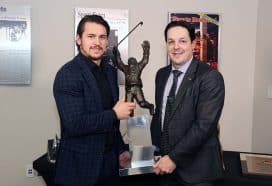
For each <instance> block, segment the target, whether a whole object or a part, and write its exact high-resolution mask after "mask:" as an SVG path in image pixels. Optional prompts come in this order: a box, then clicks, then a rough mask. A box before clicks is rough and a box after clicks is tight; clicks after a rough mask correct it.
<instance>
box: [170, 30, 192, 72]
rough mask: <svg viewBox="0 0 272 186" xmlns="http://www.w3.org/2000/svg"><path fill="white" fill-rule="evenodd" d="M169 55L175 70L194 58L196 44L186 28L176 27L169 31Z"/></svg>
mask: <svg viewBox="0 0 272 186" xmlns="http://www.w3.org/2000/svg"><path fill="white" fill-rule="evenodd" d="M166 44H167V54H168V55H169V57H170V59H171V61H172V65H173V66H174V67H175V68H178V67H180V66H181V65H183V64H185V63H186V62H187V61H189V60H190V59H191V58H192V56H193V48H194V44H193V42H192V41H191V39H190V36H189V32H188V30H187V29H186V28H184V27H181V26H175V27H172V28H170V29H169V30H168V31H167V40H166Z"/></svg>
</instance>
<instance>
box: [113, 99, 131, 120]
mask: <svg viewBox="0 0 272 186" xmlns="http://www.w3.org/2000/svg"><path fill="white" fill-rule="evenodd" d="M135 108H136V104H135V103H133V102H125V100H124V99H122V100H119V101H118V102H117V103H116V104H115V105H114V107H113V110H114V112H115V113H116V116H117V118H118V119H119V120H121V119H127V118H129V115H130V113H131V112H132V111H133V110H134V109H135Z"/></svg>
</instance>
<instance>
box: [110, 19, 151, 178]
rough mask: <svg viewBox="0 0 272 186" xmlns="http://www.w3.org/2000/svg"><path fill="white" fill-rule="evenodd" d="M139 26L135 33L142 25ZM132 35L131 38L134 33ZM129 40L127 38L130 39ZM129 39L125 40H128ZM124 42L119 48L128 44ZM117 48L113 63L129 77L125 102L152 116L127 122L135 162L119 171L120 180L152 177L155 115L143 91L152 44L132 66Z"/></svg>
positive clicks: (141, 116)
mask: <svg viewBox="0 0 272 186" xmlns="http://www.w3.org/2000/svg"><path fill="white" fill-rule="evenodd" d="M142 24H143V22H140V23H139V24H138V25H136V26H135V27H134V28H133V29H132V31H133V30H134V29H135V28H136V27H137V26H139V25H142ZM132 31H130V32H129V33H128V35H129V34H130V33H131V32H132ZM128 35H127V36H128ZM127 36H126V37H127ZM124 39H125V38H124ZM124 39H122V40H121V41H120V42H119V43H118V44H117V46H118V45H119V44H120V43H121V42H122V41H123V40H124ZM117 46H115V47H113V50H112V52H113V56H114V60H113V63H114V64H115V65H116V66H117V68H118V69H120V70H121V71H122V72H123V73H124V75H125V101H129V102H134V100H136V102H137V104H138V105H139V106H140V107H141V108H144V109H148V110H149V115H148V114H145V115H137V116H134V113H131V115H130V116H131V117H130V118H129V119H128V121H127V135H128V142H129V148H130V151H131V154H132V158H131V162H130V164H128V165H127V166H126V167H125V168H121V169H119V174H120V176H127V175H136V174H144V173H152V172H153V165H154V163H155V161H154V150H155V149H154V147H153V146H152V143H151V135H150V131H149V128H150V125H149V124H150V117H151V116H152V115H153V114H154V105H153V104H151V103H149V102H148V101H147V100H146V99H145V97H144V93H143V90H142V87H143V83H142V80H141V73H142V70H143V69H144V67H145V66H146V65H147V64H148V61H149V55H150V43H149V41H147V40H145V41H143V42H142V44H141V46H142V49H143V57H142V59H141V60H140V61H137V60H136V59H135V58H134V57H130V58H129V59H128V63H127V64H125V63H123V61H122V59H121V55H120V52H119V50H118V48H117Z"/></svg>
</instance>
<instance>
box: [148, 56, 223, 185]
mask: <svg viewBox="0 0 272 186" xmlns="http://www.w3.org/2000/svg"><path fill="white" fill-rule="evenodd" d="M170 73H171V65H168V66H167V67H164V68H161V69H160V70H159V71H158V72H157V75H156V91H155V102H156V110H155V115H154V117H153V119H152V122H151V136H152V143H153V144H154V145H156V146H158V147H159V146H160V144H159V142H160V135H161V112H162V100H163V93H164V88H165V85H166V82H167V79H168V77H169V75H170ZM224 96H225V88H224V80H223V77H222V75H221V74H220V73H219V72H218V71H217V70H214V69H212V68H210V67H209V66H208V65H206V64H204V63H201V62H198V61H196V60H195V59H193V61H192V63H191V64H190V66H189V68H188V70H187V72H186V74H185V75H184V79H183V81H182V83H181V85H180V87H179V89H178V92H177V95H176V100H175V103H174V106H173V112H172V114H171V115H170V119H169V126H168V130H169V146H170V153H169V154H168V155H169V157H170V158H171V159H172V160H173V161H174V162H175V163H176V165H177V168H176V170H175V171H174V174H175V175H176V176H177V178H178V179H182V180H184V181H186V182H188V183H200V182H204V181H209V180H214V179H217V178H219V177H221V176H222V175H223V166H222V160H221V152H220V144H219V139H218V131H217V124H218V120H219V118H220V115H221V111H222V108H223V105H224Z"/></svg>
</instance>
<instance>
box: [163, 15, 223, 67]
mask: <svg viewBox="0 0 272 186" xmlns="http://www.w3.org/2000/svg"><path fill="white" fill-rule="evenodd" d="M168 18H169V22H170V21H186V22H189V23H191V24H192V25H193V27H194V28H195V34H196V39H195V46H194V51H193V53H194V57H195V58H196V59H197V60H199V61H202V62H203V63H206V64H208V65H210V66H211V67H212V68H214V69H217V68H218V52H219V38H220V37H219V26H220V24H219V15H218V14H207V13H173V12H171V13H169V15H168Z"/></svg>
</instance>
